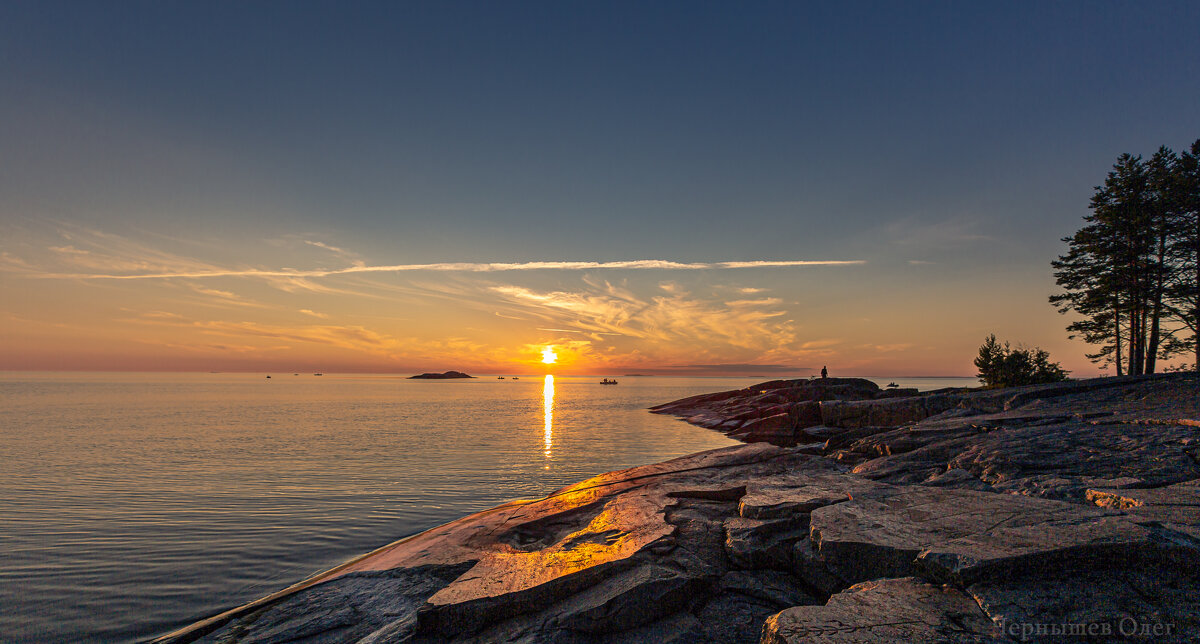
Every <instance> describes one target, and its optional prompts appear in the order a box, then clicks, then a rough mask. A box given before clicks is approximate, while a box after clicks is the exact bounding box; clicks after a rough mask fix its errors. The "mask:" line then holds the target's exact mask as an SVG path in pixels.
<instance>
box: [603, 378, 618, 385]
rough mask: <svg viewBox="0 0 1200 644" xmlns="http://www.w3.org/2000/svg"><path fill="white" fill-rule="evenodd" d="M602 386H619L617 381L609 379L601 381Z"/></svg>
mask: <svg viewBox="0 0 1200 644" xmlns="http://www.w3.org/2000/svg"><path fill="white" fill-rule="evenodd" d="M600 384H602V385H615V384H617V381H616V380H609V379H608V378H605V379H604V380H601V381H600Z"/></svg>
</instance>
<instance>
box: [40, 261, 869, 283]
mask: <svg viewBox="0 0 1200 644" xmlns="http://www.w3.org/2000/svg"><path fill="white" fill-rule="evenodd" d="M865 263H866V262H865V261H864V260H861V259H855V260H782V261H746V262H696V263H683V262H672V261H667V260H662V259H639V260H632V261H626V262H492V263H470V262H448V263H440V264H390V265H386V266H348V267H346V268H332V269H325V268H318V269H291V268H283V269H275V270H269V269H241V270H212V271H180V272H164V273H140V274H132V275H107V274H96V273H48V274H44V275H40V276H39V277H43V278H56V279H104V280H146V279H171V278H205V277H329V276H331V275H349V274H353V273H400V272H406V271H440V272H460V273H492V272H500V271H537V270H568V271H586V270H612V269H625V270H646V269H660V270H676V271H694V270H712V269H726V268H783V267H789V266H846V265H853V264H865Z"/></svg>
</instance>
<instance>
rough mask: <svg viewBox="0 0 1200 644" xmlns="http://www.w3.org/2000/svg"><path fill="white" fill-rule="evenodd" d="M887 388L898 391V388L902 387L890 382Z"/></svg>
mask: <svg viewBox="0 0 1200 644" xmlns="http://www.w3.org/2000/svg"><path fill="white" fill-rule="evenodd" d="M887 386H888V389H897V388H899V387H900V385H898V384H896V383H894V382H889V383H888V384H887Z"/></svg>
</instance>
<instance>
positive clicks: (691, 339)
mask: <svg viewBox="0 0 1200 644" xmlns="http://www.w3.org/2000/svg"><path fill="white" fill-rule="evenodd" d="M588 286H590V287H591V288H588V289H583V290H577V291H537V290H533V289H530V288H527V287H524V286H515V285H500V286H493V287H491V288H490V290H491V292H492V293H493V294H495V295H497V296H499V297H500V298H502V299H504V300H506V301H509V302H511V303H513V304H517V305H522V306H525V307H529V308H531V309H534V310H538V311H541V312H543V313H548V314H549V315H551V316H552V318H553V319H554V320H556V321H557V322H558V324H559V325H561V326H555V327H547V329H551V328H552V329H554V330H555V331H559V332H562V331H569V332H581V333H584V334H587V335H592V336H595V338H596V339H599V338H602V337H604V336H618V337H624V338H626V339H627V340H636V341H641V343H643V344H646V345H647V347H650V346H653V345H662V346H666V345H668V344H671V343H676V342H681V341H682V343H683V345H685V346H689V347H692V350H693V351H698V352H700V353H704V352H709V351H712V352H715V353H714V355H717V354H719V353H720V352H722V351H727V350H729V349H731V348H732V349H734V350H740V351H743V352H745V353H747V354H748V355H753V356H758V355H762V354H764V352H769V351H773V350H776V349H778V348H779V347H787V346H791V345H793V344H794V343H795V328H794V323H793V322H792V321H791V320H788V319H785V317H784V316H785V315H786V313H787V312H786V311H783V310H775V309H774V306H773V305H776V304H778V302H777V301H775V300H772V299H769V298H768V299H764V300H756V301H745V302H736V301H735V302H731V303H724V302H719V301H711V300H706V299H701V298H696V297H693V296H691V295H690V294H689V293H687V292H685V291H682V290H679V291H674V292H671V293H669V294H667V295H654V296H650V297H644V296H641V295H638V294H637V293H635V292H633V291H632V290H630V289H629V288H627V287H623V286H619V285H614V284H611V283H609V282H595V281H590V282H589V283H588Z"/></svg>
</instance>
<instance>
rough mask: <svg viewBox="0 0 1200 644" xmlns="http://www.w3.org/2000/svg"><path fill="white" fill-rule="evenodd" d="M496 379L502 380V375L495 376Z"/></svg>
mask: <svg viewBox="0 0 1200 644" xmlns="http://www.w3.org/2000/svg"><path fill="white" fill-rule="evenodd" d="M496 380H504V376H496Z"/></svg>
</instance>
